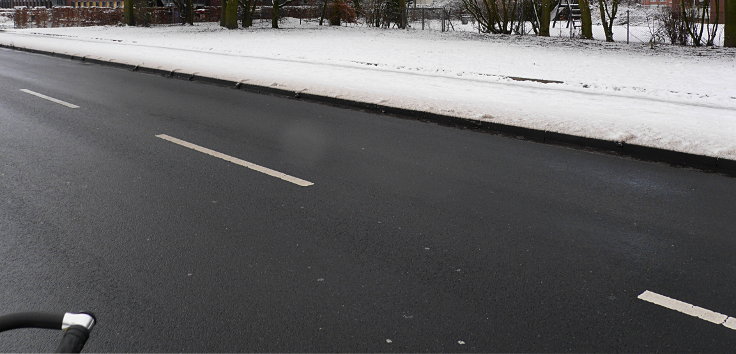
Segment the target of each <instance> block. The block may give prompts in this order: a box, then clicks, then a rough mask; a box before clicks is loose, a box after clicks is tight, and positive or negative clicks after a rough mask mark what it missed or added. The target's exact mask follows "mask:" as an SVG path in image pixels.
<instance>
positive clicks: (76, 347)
mask: <svg viewBox="0 0 736 354" xmlns="http://www.w3.org/2000/svg"><path fill="white" fill-rule="evenodd" d="M87 339H89V329H87V327H84V326H77V325H74V326H70V327H69V328H67V329H66V330H64V337H62V338H61V343H59V347H58V348H56V352H57V353H79V352H81V351H82V348H84V344H85V343H87Z"/></svg>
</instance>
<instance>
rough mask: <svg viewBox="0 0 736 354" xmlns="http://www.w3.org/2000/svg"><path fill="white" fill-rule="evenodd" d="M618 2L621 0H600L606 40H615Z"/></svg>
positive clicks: (599, 6) (599, 4) (599, 5)
mask: <svg viewBox="0 0 736 354" xmlns="http://www.w3.org/2000/svg"><path fill="white" fill-rule="evenodd" d="M609 3H610V5H609ZM618 4H619V0H598V8H599V9H600V12H601V25H603V33H604V34H605V35H606V42H613V21H615V20H616V14H617V13H618Z"/></svg>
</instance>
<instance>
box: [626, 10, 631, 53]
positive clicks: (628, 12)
mask: <svg viewBox="0 0 736 354" xmlns="http://www.w3.org/2000/svg"><path fill="white" fill-rule="evenodd" d="M630 13H631V10H628V9H627V10H626V44H629V33H630V32H629V26H630V25H631V16H629V15H630Z"/></svg>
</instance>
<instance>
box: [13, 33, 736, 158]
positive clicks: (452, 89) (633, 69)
mask: <svg viewBox="0 0 736 354" xmlns="http://www.w3.org/2000/svg"><path fill="white" fill-rule="evenodd" d="M0 43H1V44H4V45H12V46H16V47H23V48H29V49H36V50H42V51H49V52H56V53H63V54H67V55H74V56H80V57H81V56H86V57H90V58H95V59H98V60H103V61H114V62H118V63H125V64H130V65H140V66H144V67H150V68H157V69H161V70H166V71H177V72H182V73H191V74H196V75H199V76H207V77H213V78H218V79H223V80H229V81H232V82H243V83H248V84H251V85H259V86H265V87H277V88H279V89H283V90H290V91H294V92H308V93H310V94H314V95H320V96H327V97H334V98H342V99H348V100H354V101H360V102H366V103H374V104H380V105H385V106H391V107H396V108H402V109H409V110H418V111H426V112H430V113H437V114H443V115H450V116H456V117H462V118H470V119H475V120H481V121H490V122H495V123H501V124H507V125H513V126H519V127H524V128H533V129H539V130H546V131H552V132H557V133H564V134H571V135H577V136H582V137H588V138H596V139H603V140H609V141H616V142H625V143H629V144H636V145H642V146H649V147H655V148H661V149H668V150H673V151H680V152H686V153H692V154H698V155H705V156H711V157H719V158H726V159H731V160H736V139H735V137H736V88H735V87H734V85H735V82H736V80H734V79H736V68H735V65H734V59H733V52H728V51H726V52H716V53H718V55H710V54H712V53H714V52H705V53H707V54H708V55H705V56H703V55H700V56H695V57H691V56H688V55H686V54H680V53H677V52H665V53H660V54H652V53H650V52H647V51H643V50H641V49H640V48H638V49H637V48H634V47H631V50H626V49H627V48H628V47H625V46H614V47H610V46H606V45H605V44H604V45H587V44H584V45H578V46H576V47H575V48H569V47H562V46H559V45H557V44H558V43H559V41H553V40H551V41H540V40H538V39H529V40H518V39H513V40H511V39H503V38H502V39H499V38H495V39H494V38H490V39H489V38H487V37H484V36H468V35H467V34H440V33H435V32H423V33H417V32H406V31H395V30H394V31H386V30H379V29H372V28H357V27H356V28H344V27H342V28H324V29H323V28H319V27H308V28H305V29H302V28H300V29H293V30H281V31H272V30H259V29H256V30H249V31H245V30H240V31H223V30H220V29H219V28H218V27H217V26H216V25H212V24H204V25H198V26H194V27H179V26H167V27H155V28H125V27H91V28H59V29H43V30H41V29H35V30H9V31H6V32H3V33H0ZM622 49H623V50H622ZM519 78H531V79H541V80H553V81H559V83H542V82H537V81H519Z"/></svg>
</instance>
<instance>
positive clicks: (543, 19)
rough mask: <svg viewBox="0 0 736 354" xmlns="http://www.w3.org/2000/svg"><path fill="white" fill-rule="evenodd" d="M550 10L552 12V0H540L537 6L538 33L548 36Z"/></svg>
mask: <svg viewBox="0 0 736 354" xmlns="http://www.w3.org/2000/svg"><path fill="white" fill-rule="evenodd" d="M550 12H552V0H542V4H541V6H540V8H539V35H540V36H542V37H549V21H550Z"/></svg>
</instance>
